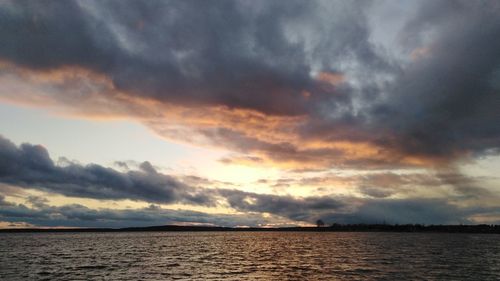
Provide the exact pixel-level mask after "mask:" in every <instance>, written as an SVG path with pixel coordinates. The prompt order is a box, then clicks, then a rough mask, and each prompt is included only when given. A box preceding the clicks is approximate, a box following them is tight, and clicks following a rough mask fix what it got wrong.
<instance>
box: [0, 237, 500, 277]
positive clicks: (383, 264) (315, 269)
mask: <svg viewBox="0 0 500 281" xmlns="http://www.w3.org/2000/svg"><path fill="white" fill-rule="evenodd" d="M0 280H500V235H481V234H479V235H477V234H418V233H417V234H398V233H298V232H297V233H293V232H286V233H278V232H272V233H269V232H267V233H266V232H260V233H255V232H201V233H199V232H198V233H194V232H193V233H190V232H183V233H155V232H140V233H51V234H50V233H33V234H0Z"/></svg>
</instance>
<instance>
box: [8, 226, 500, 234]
mask: <svg viewBox="0 0 500 281" xmlns="http://www.w3.org/2000/svg"><path fill="white" fill-rule="evenodd" d="M137 231H172V232H175V231H255V232H279V231H298V232H428V233H433V232H435V233H486V234H487V233H490V234H500V225H487V224H480V225H421V224H401V225H397V224H396V225H392V224H333V225H332V226H324V227H279V228H264V227H218V226H180V225H161V226H149V227H126V228H9V229H0V233H22V232H137Z"/></svg>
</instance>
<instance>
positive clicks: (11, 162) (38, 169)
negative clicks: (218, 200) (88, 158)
mask: <svg viewBox="0 0 500 281" xmlns="http://www.w3.org/2000/svg"><path fill="white" fill-rule="evenodd" d="M0 159H2V161H1V163H0V181H1V182H3V183H5V184H9V185H15V186H22V187H25V188H36V189H40V190H44V191H48V192H52V193H57V194H62V195H66V196H70V197H84V198H94V199H115V200H120V199H131V200H139V201H147V202H153V203H175V202H177V203H186V204H196V205H206V206H212V205H214V204H215V202H214V201H213V198H211V197H210V195H209V194H203V193H200V191H199V190H197V189H195V188H194V187H191V186H189V185H186V184H184V183H182V182H180V181H178V180H177V179H175V178H174V177H171V176H168V175H164V174H160V173H157V172H156V170H155V169H154V168H153V166H152V165H151V164H150V163H149V162H144V163H142V164H141V165H140V170H132V171H127V172H119V171H116V170H114V169H111V168H106V167H103V166H100V165H96V164H89V165H85V166H83V165H80V164H76V163H71V162H70V163H67V164H66V165H64V166H58V165H56V164H54V162H53V161H52V159H51V158H50V156H49V154H48V152H47V150H46V149H45V148H44V147H42V146H40V145H31V144H22V145H21V146H19V147H17V146H16V145H15V144H13V143H12V142H10V141H9V140H7V139H5V138H3V137H1V136H0Z"/></svg>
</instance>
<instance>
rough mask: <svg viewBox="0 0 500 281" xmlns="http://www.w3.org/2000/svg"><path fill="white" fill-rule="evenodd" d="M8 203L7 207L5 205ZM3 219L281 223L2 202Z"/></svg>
mask: <svg viewBox="0 0 500 281" xmlns="http://www.w3.org/2000/svg"><path fill="white" fill-rule="evenodd" d="M5 204H8V206H5ZM0 206H2V208H0V218H2V219H3V220H6V221H9V222H28V223H30V224H33V225H35V226H52V227H54V226H66V227H131V226H152V225H165V224H178V223H188V224H189V223H192V224H207V225H218V226H258V225H265V224H268V223H272V222H276V221H279V220H280V219H279V218H274V217H268V218H264V217H262V216H261V215H259V214H245V215H227V214H207V213H202V212H196V211H189V210H171V209H164V208H160V207H158V206H155V205H151V206H149V207H147V208H141V209H118V210H116V209H91V208H88V207H85V206H82V205H78V204H72V205H63V206H60V207H55V206H50V205H48V204H43V205H37V206H35V207H32V208H30V207H27V206H26V205H24V204H13V203H6V202H4V205H2V201H0Z"/></svg>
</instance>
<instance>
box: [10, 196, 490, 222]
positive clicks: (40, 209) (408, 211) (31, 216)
mask: <svg viewBox="0 0 500 281" xmlns="http://www.w3.org/2000/svg"><path fill="white" fill-rule="evenodd" d="M345 200H348V199H345ZM350 200H352V199H350ZM28 201H30V200H28ZM31 201H40V200H38V199H36V198H32V199H31ZM41 201H42V202H43V200H41ZM28 203H30V204H32V205H33V206H32V207H29V206H26V205H25V204H15V203H9V202H6V201H5V200H3V198H1V197H0V207H1V208H0V219H2V220H4V221H7V222H25V223H28V224H32V225H36V226H67V227H68V226H69V227H127V226H151V225H163V224H175V223H188V224H191V223H192V224H209V225H220V226H263V225H268V224H271V225H272V224H276V223H281V224H283V225H291V224H293V223H292V222H291V221H288V220H283V219H280V217H279V216H281V215H283V214H284V217H286V218H289V219H290V220H292V221H297V220H298V221H303V222H308V223H313V222H314V221H315V220H317V219H318V218H321V219H323V220H324V221H325V222H327V223H328V224H330V223H382V222H387V223H399V224H405V223H423V224H459V223H466V224H467V223H474V221H473V220H472V219H471V216H474V215H476V214H480V215H484V214H489V215H492V216H495V215H497V216H498V214H500V210H499V209H498V208H491V207H490V208H487V207H476V208H459V207H456V206H453V205H450V204H449V203H448V202H446V201H444V200H440V199H398V200H379V199H377V200H362V201H359V200H358V203H362V204H361V205H360V207H359V208H357V209H354V210H351V211H349V212H346V211H339V210H337V211H332V210H330V211H328V209H327V208H326V209H324V208H323V207H324V206H326V205H330V204H331V203H326V205H325V204H323V203H314V204H317V207H316V208H313V209H312V210H309V211H307V212H304V213H302V214H300V215H299V216H298V217H297V214H298V213H299V212H297V211H296V212H294V211H291V210H289V211H286V212H285V213H283V212H280V214H278V216H263V215H262V214H259V213H258V212H247V213H245V214H235V215H227V214H207V213H202V212H196V211H187V210H186V211H184V210H170V209H164V208H161V207H158V206H155V205H150V206H149V207H146V208H141V209H117V210H114V209H91V208H88V207H85V206H82V205H78V204H72V205H63V206H57V207H56V206H50V205H48V204H45V203H40V202H38V203H37V204H33V202H28Z"/></svg>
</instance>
